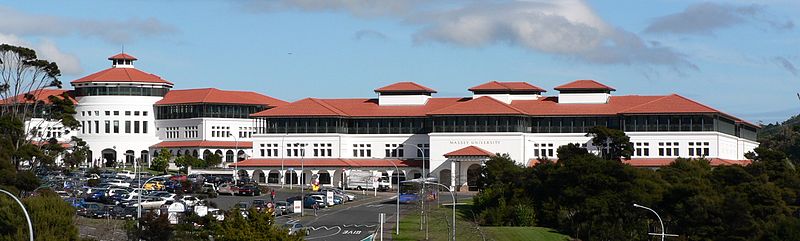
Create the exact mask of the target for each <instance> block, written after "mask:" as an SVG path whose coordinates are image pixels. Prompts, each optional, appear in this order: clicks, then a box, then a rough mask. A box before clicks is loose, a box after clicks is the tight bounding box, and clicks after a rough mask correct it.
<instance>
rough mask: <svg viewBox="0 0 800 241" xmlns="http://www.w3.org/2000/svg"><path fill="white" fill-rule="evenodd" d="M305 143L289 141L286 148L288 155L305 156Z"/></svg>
mask: <svg viewBox="0 0 800 241" xmlns="http://www.w3.org/2000/svg"><path fill="white" fill-rule="evenodd" d="M305 146H306V145H305V144H301V143H289V144H288V145H287V148H286V156H288V157H301V156H305Z"/></svg>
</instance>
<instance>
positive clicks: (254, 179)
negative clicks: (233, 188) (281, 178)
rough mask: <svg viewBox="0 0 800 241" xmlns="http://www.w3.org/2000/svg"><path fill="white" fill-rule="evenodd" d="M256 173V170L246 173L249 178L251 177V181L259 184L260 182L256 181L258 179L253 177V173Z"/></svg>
mask: <svg viewBox="0 0 800 241" xmlns="http://www.w3.org/2000/svg"><path fill="white" fill-rule="evenodd" d="M255 171H256V170H245V172H247V176H250V180H253V181H255V182H256V183H257V182H258V180H256V177H255V176H253V173H254V172H255Z"/></svg>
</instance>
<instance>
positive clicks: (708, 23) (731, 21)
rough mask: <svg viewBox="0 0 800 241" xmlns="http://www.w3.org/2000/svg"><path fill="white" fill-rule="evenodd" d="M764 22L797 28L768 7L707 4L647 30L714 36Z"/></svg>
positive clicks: (657, 21) (658, 21) (663, 19)
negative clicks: (731, 28) (718, 31)
mask: <svg viewBox="0 0 800 241" xmlns="http://www.w3.org/2000/svg"><path fill="white" fill-rule="evenodd" d="M749 21H752V22H757V23H763V24H766V25H767V26H768V27H770V28H773V29H777V30H789V29H793V28H794V22H792V21H791V20H779V19H778V18H777V17H775V16H771V15H770V14H769V13H768V12H767V11H766V8H765V7H764V6H761V5H755V4H751V5H746V6H736V5H731V4H721V3H712V2H704V3H697V4H693V5H690V6H689V7H687V8H686V9H684V10H683V11H681V12H678V13H674V14H669V15H666V16H662V17H659V18H656V19H655V21H653V22H652V23H651V24H650V25H649V26H648V27H647V28H646V29H645V31H646V32H650V33H671V34H696V35H710V34H713V33H714V31H716V30H719V29H723V28H728V27H732V26H736V25H739V24H744V23H747V22H749Z"/></svg>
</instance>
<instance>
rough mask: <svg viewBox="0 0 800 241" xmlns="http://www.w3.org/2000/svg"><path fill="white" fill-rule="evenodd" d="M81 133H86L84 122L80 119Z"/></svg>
mask: <svg viewBox="0 0 800 241" xmlns="http://www.w3.org/2000/svg"><path fill="white" fill-rule="evenodd" d="M81 134H86V122H85V121H81Z"/></svg>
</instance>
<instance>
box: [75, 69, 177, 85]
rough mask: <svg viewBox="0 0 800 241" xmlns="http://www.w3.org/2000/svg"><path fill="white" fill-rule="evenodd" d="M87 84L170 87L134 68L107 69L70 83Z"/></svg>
mask: <svg viewBox="0 0 800 241" xmlns="http://www.w3.org/2000/svg"><path fill="white" fill-rule="evenodd" d="M88 82H144V83H159V84H169V85H172V82H169V81H166V80H164V79H162V78H161V77H159V76H158V75H154V74H150V73H147V72H144V71H141V70H138V69H135V68H108V69H106V70H102V71H100V72H97V73H94V74H90V75H87V76H85V77H83V78H80V79H77V80H73V81H72V82H71V83H73V84H77V83H88Z"/></svg>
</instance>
